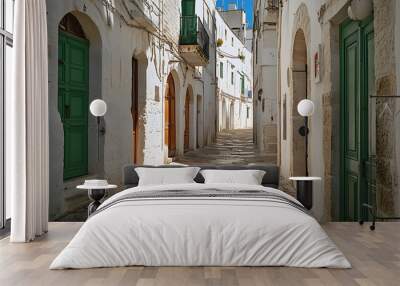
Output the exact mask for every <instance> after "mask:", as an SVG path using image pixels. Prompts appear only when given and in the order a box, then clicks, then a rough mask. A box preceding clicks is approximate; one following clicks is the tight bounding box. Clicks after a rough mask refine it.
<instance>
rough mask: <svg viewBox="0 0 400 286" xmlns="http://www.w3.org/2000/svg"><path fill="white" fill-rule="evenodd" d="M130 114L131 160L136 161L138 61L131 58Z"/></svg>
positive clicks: (137, 142)
mask: <svg viewBox="0 0 400 286" xmlns="http://www.w3.org/2000/svg"><path fill="white" fill-rule="evenodd" d="M131 102H132V104H131V114H132V127H133V128H132V156H133V158H132V161H133V163H134V164H137V163H138V147H139V140H138V139H139V138H138V136H139V96H138V62H137V60H136V59H135V58H132V93H131Z"/></svg>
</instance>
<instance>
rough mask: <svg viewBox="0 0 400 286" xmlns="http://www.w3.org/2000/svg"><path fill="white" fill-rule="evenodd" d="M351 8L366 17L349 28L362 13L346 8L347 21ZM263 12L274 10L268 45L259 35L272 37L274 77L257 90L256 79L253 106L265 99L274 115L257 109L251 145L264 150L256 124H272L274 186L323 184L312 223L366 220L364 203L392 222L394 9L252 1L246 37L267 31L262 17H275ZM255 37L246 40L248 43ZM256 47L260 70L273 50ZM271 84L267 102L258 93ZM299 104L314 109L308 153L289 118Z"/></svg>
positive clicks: (397, 7)
mask: <svg viewBox="0 0 400 286" xmlns="http://www.w3.org/2000/svg"><path fill="white" fill-rule="evenodd" d="M353 2H358V3H360V2H363V3H362V4H363V5H365V4H367V6H368V5H370V6H369V7H371V9H370V10H368V11H369V14H367V15H365V16H363V18H362V19H357V20H353V19H352V18H351V17H354V15H358V13H360V12H359V11H360V10H361V9H359V11H357V9H356V8H357V5H354V6H353V7H352V8H354V9H355V11H353V14H352V13H349V12H348V11H349V6H352V3H353ZM356 4H357V3H356ZM268 6H275V7H276V8H275V9H277V11H278V12H277V15H276V17H275V19H277V21H276V33H277V35H276V37H275V36H272V35H271V34H274V33H275V32H271V33H269V32H267V33H269V35H270V37H269V40H271V39H274V41H275V38H276V43H275V48H276V49H277V56H276V65H277V67H276V68H275V70H276V74H275V73H274V72H271V74H268V73H264V74H263V76H262V79H261V81H262V82H263V83H262V84H260V82H261V81H260V79H259V78H257V77H256V78H255V85H254V86H255V90H254V93H255V94H256V93H258V92H259V90H260V89H262V92H260V99H261V102H262V99H263V98H266V99H267V98H268V97H271V99H272V100H274V101H275V102H276V105H275V106H276V108H271V110H269V109H266V111H264V112H267V113H266V114H263V112H260V109H259V102H260V101H259V100H257V106H256V105H255V106H256V107H255V118H257V119H256V123H255V124H256V125H257V127H256V128H255V129H254V130H255V132H256V136H257V138H258V139H257V143H258V144H259V145H262V141H263V140H264V142H266V141H267V140H266V139H265V138H266V137H267V136H269V133H270V132H269V131H268V132H266V130H265V128H263V125H264V126H267V125H269V124H271V123H272V120H271V119H270V118H271V117H273V118H274V121H275V122H274V124H276V125H277V130H276V132H271V134H274V135H273V136H277V140H276V141H277V162H278V165H279V166H280V170H281V176H282V182H283V183H284V184H286V182H285V181H286V180H287V179H288V178H289V177H291V176H304V175H306V174H307V173H308V174H309V175H310V176H317V177H320V178H321V179H322V180H321V181H320V182H316V183H315V184H314V194H313V196H314V207H313V209H312V211H313V213H314V214H315V216H316V217H317V218H318V219H320V220H345V221H357V220H366V219H369V218H370V217H368V209H367V208H366V207H365V206H364V204H370V205H374V206H375V205H376V208H377V209H378V212H379V213H381V214H385V215H389V216H390V215H398V214H399V209H400V207H399V206H400V203H399V202H400V200H399V197H400V196H399V193H400V189H399V185H398V177H399V170H400V167H399V162H400V155H399V154H400V152H399V150H398V149H399V148H398V146H400V144H399V142H400V141H399V138H400V137H399V136H398V134H399V132H398V130H399V126H400V125H399V122H400V121H399V118H400V117H399V114H400V112H399V106H400V100H399V98H400V97H399V96H398V94H399V92H398V87H399V80H398V79H399V54H400V53H399V51H400V48H399V47H400V45H399V42H400V41H399V38H400V37H399V36H398V35H399V34H398V33H397V30H398V29H397V27H398V25H397V22H398V21H399V19H400V13H399V11H400V2H399V1H394V0H389V1H381V0H363V1H357V0H356V1H348V0H315V1H314V0H313V1H309V0H281V1H273V0H263V1H255V14H256V17H257V14H258V15H260V16H259V20H258V21H259V23H260V24H259V25H255V27H257V29H256V32H255V33H262V35H261V36H263V35H265V33H266V32H265V31H268V30H269V28H270V27H273V26H274V25H273V23H275V20H274V21H271V20H268V18H269V15H270V11H272V14H274V13H275V12H274V11H273V10H268V9H266V10H265V9H263V7H267V8H268ZM352 8H351V9H352ZM365 10H366V9H365ZM365 10H364V11H365ZM262 14H264V17H263V16H262ZM265 15H266V16H267V17H265ZM349 15H352V16H351V17H350V16H349ZM262 31H264V32H262ZM261 36H257V35H256V34H255V39H254V40H255V41H256V38H258V39H261ZM257 41H258V44H256V45H255V48H254V49H257V48H259V51H258V52H257V55H258V62H260V63H263V62H265V64H266V65H267V66H269V64H268V63H269V61H270V59H271V58H270V54H269V53H268V48H269V45H270V44H273V43H269V42H268V41H267V42H266V41H265V40H257ZM260 45H264V48H260ZM265 47H267V49H266V48H265ZM255 53H256V51H255ZM257 68H258V67H257V65H255V69H257ZM270 69H272V67H270ZM257 74H259V72H258V73H257ZM273 82H277V86H276V91H275V94H276V95H275V98H274V96H273V95H271V96H270V95H269V94H266V90H265V88H268V90H270V89H273V87H270V85H271V84H273ZM272 86H273V85H272ZM257 96H258V94H256V95H255V96H254V97H255V98H256V97H257ZM302 99H309V100H311V101H312V102H313V103H314V113H313V114H312V116H310V117H309V118H308V128H309V134H308V145H306V144H305V140H304V136H303V135H302V134H301V132H299V129H300V127H302V126H303V125H304V120H305V119H304V118H303V117H301V116H300V115H299V113H298V111H297V105H298V103H299V102H300V101H301V100H302ZM260 133H261V134H263V135H260ZM260 137H263V138H264V139H263V138H260ZM260 141H261V142H260ZM264 147H265V144H264ZM306 152H307V153H308V157H307V155H306ZM306 162H307V163H306Z"/></svg>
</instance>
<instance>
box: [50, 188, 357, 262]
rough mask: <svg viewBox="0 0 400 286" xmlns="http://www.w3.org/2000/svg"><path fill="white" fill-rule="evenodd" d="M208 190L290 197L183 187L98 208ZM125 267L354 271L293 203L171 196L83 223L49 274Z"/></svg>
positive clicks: (110, 211)
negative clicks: (177, 192)
mask: <svg viewBox="0 0 400 286" xmlns="http://www.w3.org/2000/svg"><path fill="white" fill-rule="evenodd" d="M205 188H207V189H209V188H219V189H221V188H225V189H229V190H246V189H248V190H255V189H256V190H265V191H268V192H273V193H276V194H280V195H284V196H286V197H288V198H291V197H290V196H289V195H286V194H284V193H283V192H281V191H279V190H276V189H271V188H264V187H262V186H249V185H237V184H236V185H226V184H224V185H221V184H213V185H210V184H207V185H205V184H184V185H166V186H151V187H136V188H132V189H128V190H125V191H123V192H120V193H118V194H116V195H114V196H113V197H111V198H109V199H108V200H107V201H106V202H104V203H103V204H102V205H101V206H100V208H101V207H103V206H104V205H107V204H109V203H111V202H112V201H115V200H116V199H118V198H119V197H121V196H123V195H126V194H127V193H129V192H140V191H146V190H147V191H148V190H153V191H154V190H174V189H178V190H202V189H205ZM291 199H292V200H294V199H293V198H291ZM127 265H146V266H189V265H190V266H194V265H198V266H201V265H202V266H206V265H209V266H210V265H214V266H242V265H243V266H244V265H247V266H294V267H333V268H349V267H351V266H350V263H349V262H348V261H347V259H346V258H345V257H344V255H343V254H342V252H341V251H340V250H338V249H337V247H336V245H335V244H334V243H333V242H332V241H331V239H330V238H329V237H328V236H327V234H326V233H325V231H324V230H323V229H322V228H321V226H320V225H319V224H318V222H317V221H316V220H315V219H314V218H312V217H311V216H309V215H307V214H305V213H303V212H302V211H300V210H298V209H296V208H294V207H292V206H290V205H285V204H279V203H276V202H269V201H264V200H258V199H233V198H206V199H205V198H201V199H199V198H186V199H183V200H180V199H176V198H171V199H150V200H140V201H124V202H121V203H118V204H115V205H113V206H111V207H109V208H107V209H104V210H103V211H102V212H99V213H98V214H96V215H94V216H93V217H91V218H89V219H88V221H87V222H85V223H84V224H83V226H82V227H81V229H80V230H79V232H78V233H77V234H76V235H75V237H74V238H73V239H72V241H71V242H70V243H69V244H68V246H67V247H66V248H65V249H64V250H63V251H62V252H61V253H60V254H59V255H58V257H57V258H56V259H55V260H54V261H53V263H52V264H51V266H50V269H63V268H91V267H112V266H127Z"/></svg>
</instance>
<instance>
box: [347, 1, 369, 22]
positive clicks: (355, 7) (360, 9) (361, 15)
mask: <svg viewBox="0 0 400 286" xmlns="http://www.w3.org/2000/svg"><path fill="white" fill-rule="evenodd" d="M372 10H373V2H372V0H352V1H351V3H350V6H349V8H347V14H348V15H349V18H350V19H352V20H354V21H361V20H364V19H365V18H367V17H368V16H369V15H371V13H372Z"/></svg>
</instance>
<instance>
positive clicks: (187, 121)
mask: <svg viewBox="0 0 400 286" xmlns="http://www.w3.org/2000/svg"><path fill="white" fill-rule="evenodd" d="M192 94H193V91H192V87H191V86H189V87H188V88H187V90H186V96H185V132H184V151H185V152H186V151H188V150H189V148H190V135H191V134H190V116H191V114H190V107H191V100H192V97H193V96H192Z"/></svg>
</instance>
